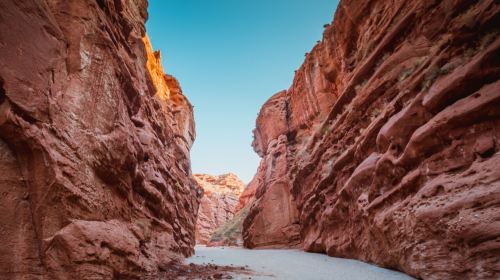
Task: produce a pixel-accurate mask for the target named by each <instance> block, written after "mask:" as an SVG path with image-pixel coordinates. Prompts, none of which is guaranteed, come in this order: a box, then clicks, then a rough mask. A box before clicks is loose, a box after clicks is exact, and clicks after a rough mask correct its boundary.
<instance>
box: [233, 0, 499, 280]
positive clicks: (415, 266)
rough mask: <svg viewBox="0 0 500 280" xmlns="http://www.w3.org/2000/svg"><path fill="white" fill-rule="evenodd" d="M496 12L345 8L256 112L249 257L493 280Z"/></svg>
mask: <svg viewBox="0 0 500 280" xmlns="http://www.w3.org/2000/svg"><path fill="white" fill-rule="evenodd" d="M499 10H500V5H499V4H498V2H497V1H493V0H485V1H465V0H453V1H452V0H446V1H409V0H408V1H404V0H391V1H376V0H370V1H361V0H351V1H347V0H343V1H340V4H339V6H338V9H337V12H336V15H335V19H334V22H333V24H332V25H327V26H326V29H325V32H324V36H323V39H322V40H321V42H319V43H318V44H317V45H316V46H315V47H314V49H313V50H312V51H311V52H310V53H309V54H308V55H307V57H306V59H305V62H304V64H303V65H302V67H301V68H300V69H299V70H298V72H297V73H296V76H295V79H294V82H293V85H292V86H291V87H290V89H289V90H287V91H284V92H280V93H278V94H276V95H275V96H273V97H272V98H271V99H270V100H269V101H267V102H266V104H264V106H263V107H262V109H261V112H260V114H259V116H258V118H257V123H256V129H255V132H254V134H255V141H254V144H253V146H254V149H255V151H256V152H257V153H258V154H259V155H260V156H261V157H262V161H261V165H260V167H259V169H258V172H257V174H256V176H255V178H254V180H257V181H258V187H257V191H256V201H255V203H254V204H253V206H252V208H251V209H250V213H249V215H248V217H247V218H246V220H245V222H244V233H243V237H244V241H245V245H246V246H247V247H251V248H254V247H289V246H302V247H303V248H304V249H305V250H307V251H313V252H324V253H327V254H328V255H330V256H340V257H348V258H358V259H361V260H364V261H368V262H372V263H376V264H378V265H381V266H385V267H392V268H396V269H399V270H402V271H404V272H406V273H409V274H411V275H414V276H416V277H421V278H425V279H470V278H474V279H496V278H499V277H500V263H499V260H500V253H499V252H500V242H499V239H500V207H499V205H500V169H499V168H498V165H499V164H500V152H498V151H499V146H500V81H499V77H500V63H499V62H500V61H499V58H500V38H499V36H498V35H499V28H498V27H499V26H500V13H499Z"/></svg>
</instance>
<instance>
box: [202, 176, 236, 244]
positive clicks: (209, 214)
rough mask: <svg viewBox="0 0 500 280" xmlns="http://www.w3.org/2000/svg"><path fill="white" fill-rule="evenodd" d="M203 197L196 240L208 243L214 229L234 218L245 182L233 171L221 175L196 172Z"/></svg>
mask: <svg viewBox="0 0 500 280" xmlns="http://www.w3.org/2000/svg"><path fill="white" fill-rule="evenodd" d="M194 178H195V180H196V182H197V184H198V185H199V187H200V188H201V189H203V197H202V198H201V201H200V208H199V210H198V220H197V222H196V242H197V243H198V244H205V245H206V244H208V243H209V240H210V238H211V236H212V234H213V233H214V231H215V230H216V229H217V228H218V227H220V226H221V225H223V224H224V223H226V222H227V221H229V220H230V219H232V218H233V216H234V214H235V213H236V211H237V207H238V203H239V197H240V195H241V193H242V192H243V189H244V188H245V184H244V183H243V182H242V181H241V180H240V179H239V178H238V177H237V176H236V175H235V174H232V173H228V174H223V175H219V176H212V175H207V174H194Z"/></svg>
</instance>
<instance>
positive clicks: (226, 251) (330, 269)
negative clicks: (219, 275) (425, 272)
mask: <svg viewBox="0 0 500 280" xmlns="http://www.w3.org/2000/svg"><path fill="white" fill-rule="evenodd" d="M187 262H188V263H195V264H216V265H234V266H248V268H249V269H251V270H252V271H253V272H254V273H253V275H251V276H249V275H233V277H234V279H314V280H321V279H329V280H341V279H342V280H357V279H359V280H396V279H414V278H412V277H410V276H408V275H406V274H403V273H401V272H398V271H393V270H389V269H384V268H380V267H377V266H374V265H370V264H367V263H364V262H360V261H356V260H349V259H342V258H332V257H328V256H326V255H322V254H313V253H306V252H303V251H299V250H274V249H272V250H248V249H243V248H234V247H205V246H196V248H195V255H194V256H192V257H190V258H188V259H187Z"/></svg>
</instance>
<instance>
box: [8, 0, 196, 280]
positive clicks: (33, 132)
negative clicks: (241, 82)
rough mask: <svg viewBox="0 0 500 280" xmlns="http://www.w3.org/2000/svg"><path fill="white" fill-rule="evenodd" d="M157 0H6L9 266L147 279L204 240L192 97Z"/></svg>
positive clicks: (29, 271)
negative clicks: (171, 66) (172, 71)
mask: <svg viewBox="0 0 500 280" xmlns="http://www.w3.org/2000/svg"><path fill="white" fill-rule="evenodd" d="M146 18H147V2H146V1H145V0H134V1H124V0H116V1H109V0H98V1H93V0H92V1H91V0H79V1H62V0H61V1H58V0H50V1H32V0H28V1H14V0H6V1H1V2H0V189H1V192H2V196H0V211H1V213H2V219H1V224H0V231H1V234H2V242H3V244H2V246H1V248H0V278H2V279H131V278H132V279H133V278H136V279H144V277H145V275H146V274H148V273H155V272H156V271H158V270H159V269H161V268H165V267H167V266H168V265H169V262H171V261H172V260H177V259H181V258H183V257H184V256H188V255H190V254H191V253H193V246H194V244H195V221H196V213H197V209H198V203H199V202H198V200H199V197H200V195H201V190H199V189H198V188H197V186H196V183H195V182H194V180H193V178H192V176H191V167H190V159H189V149H190V147H191V144H192V142H193V140H194V135H195V133H194V122H193V115H192V106H191V105H190V104H189V102H188V101H187V99H186V98H185V97H184V96H183V95H182V92H181V90H180V87H179V85H178V83H177V81H175V79H174V78H172V77H170V76H168V75H164V74H163V71H162V69H161V67H160V63H159V56H158V55H157V53H154V52H153V51H152V48H151V46H150V44H149V43H148V41H147V40H145V39H143V38H145V29H144V22H145V20H146Z"/></svg>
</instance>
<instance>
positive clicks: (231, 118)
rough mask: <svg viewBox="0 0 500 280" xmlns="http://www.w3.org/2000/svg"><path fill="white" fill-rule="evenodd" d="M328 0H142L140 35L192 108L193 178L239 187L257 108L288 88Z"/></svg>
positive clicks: (249, 166) (251, 170)
mask: <svg viewBox="0 0 500 280" xmlns="http://www.w3.org/2000/svg"><path fill="white" fill-rule="evenodd" d="M337 2H338V1H336V0H149V20H148V22H147V24H146V27H147V32H148V34H149V37H150V39H151V43H152V45H153V48H154V49H157V50H161V52H162V63H163V67H164V69H165V71H166V72H167V73H169V74H172V75H174V76H175V77H176V78H177V79H178V80H179V82H180V84H181V87H182V89H183V92H184V94H185V95H186V96H187V97H188V99H189V100H190V101H191V103H192V104H193V106H194V113H195V122H196V133H197V138H196V141H195V144H194V146H193V149H192V151H191V161H192V168H193V172H194V173H208V174H213V175H218V174H222V173H227V172H234V173H235V174H237V175H238V176H240V178H242V180H243V181H244V182H246V183H248V182H249V181H250V179H251V178H252V177H253V175H254V174H255V172H256V170H257V167H258V163H259V160H260V159H259V157H258V156H257V154H255V152H254V151H253V149H252V147H251V146H250V144H251V142H252V129H253V128H254V127H255V119H256V117H257V114H258V112H259V110H260V107H261V106H262V104H263V103H264V102H265V101H266V100H267V99H268V98H269V97H270V96H272V95H273V94H274V93H276V92H278V91H280V90H283V89H287V88H289V87H290V85H291V83H292V80H293V75H294V70H296V69H298V68H299V66H300V65H301V64H302V62H303V61H304V54H305V53H306V52H309V51H310V50H311V49H312V47H313V46H314V44H315V43H316V41H317V40H320V39H321V36H322V32H323V25H324V24H326V23H330V22H331V21H332V19H333V14H334V11H335V8H336V6H337Z"/></svg>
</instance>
